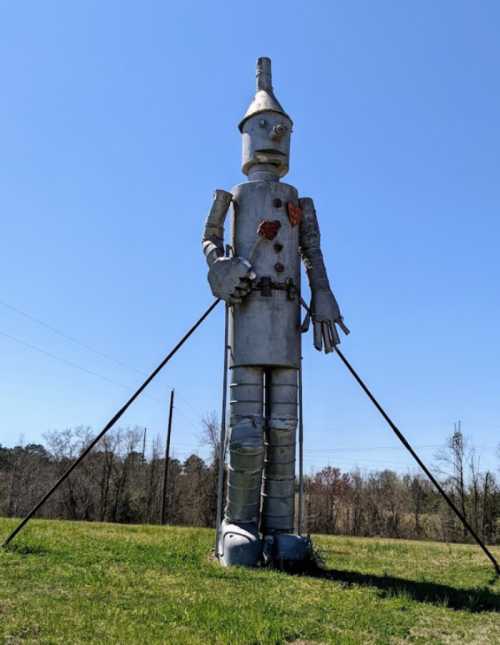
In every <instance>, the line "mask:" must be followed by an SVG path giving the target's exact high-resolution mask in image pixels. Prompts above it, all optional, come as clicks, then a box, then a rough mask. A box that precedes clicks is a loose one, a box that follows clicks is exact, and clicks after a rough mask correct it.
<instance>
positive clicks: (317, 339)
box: [299, 197, 349, 353]
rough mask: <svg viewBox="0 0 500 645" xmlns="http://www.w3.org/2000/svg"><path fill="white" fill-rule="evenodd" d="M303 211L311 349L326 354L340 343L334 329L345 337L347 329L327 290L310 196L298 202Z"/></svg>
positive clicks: (301, 242)
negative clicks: (340, 330) (309, 304)
mask: <svg viewBox="0 0 500 645" xmlns="http://www.w3.org/2000/svg"><path fill="white" fill-rule="evenodd" d="M299 203H300V208H301V209H302V217H301V220H300V233H299V245H300V255H301V256H302V260H303V262H304V266H305V268H306V272H307V278H308V280H309V286H310V288H311V317H312V321H313V327H314V346H315V347H316V349H317V350H319V351H321V350H322V349H323V348H324V350H325V352H326V353H328V352H331V351H332V350H333V348H334V347H335V345H337V344H338V343H340V338H339V335H338V332H337V329H336V325H338V326H339V327H340V328H341V329H342V331H343V332H344V334H348V333H349V330H348V329H347V327H346V326H345V325H344V321H343V318H342V314H341V313H340V308H339V305H338V303H337V300H336V298H335V296H334V295H333V292H332V290H331V287H330V282H329V280H328V275H327V273H326V267H325V263H324V261H323V253H322V252H321V244H320V241H321V239H320V232H319V225H318V219H317V217H316V210H315V208H314V202H313V200H312V199H311V198H309V197H304V198H303V199H300V200H299Z"/></svg>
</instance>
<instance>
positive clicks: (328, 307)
mask: <svg viewBox="0 0 500 645" xmlns="http://www.w3.org/2000/svg"><path fill="white" fill-rule="evenodd" d="M311 318H312V321H313V332H314V347H316V349H317V350H318V351H321V350H322V349H323V348H324V350H325V354H328V353H330V352H332V351H333V350H334V348H335V345H338V344H339V343H340V338H339V335H338V332H337V328H336V326H335V325H338V326H339V327H340V328H341V329H342V331H343V332H344V334H346V335H347V334H348V333H349V329H348V328H347V327H346V326H345V325H344V321H343V318H342V315H341V313H340V309H339V306H338V304H337V300H336V299H335V296H334V295H333V293H332V291H331V290H330V289H317V290H315V291H313V292H312V297H311Z"/></svg>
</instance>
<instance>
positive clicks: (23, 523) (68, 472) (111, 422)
mask: <svg viewBox="0 0 500 645" xmlns="http://www.w3.org/2000/svg"><path fill="white" fill-rule="evenodd" d="M219 302H220V299H219V298H217V300H214V302H213V303H212V304H211V305H210V307H209V308H208V309H207V310H206V311H205V313H204V314H203V315H202V316H201V317H200V318H199V319H198V320H197V321H196V322H195V323H194V325H193V326H192V327H191V328H190V329H189V330H188V331H187V332H186V333H185V334H184V336H183V337H182V338H181V339H180V341H179V342H178V343H177V345H175V347H174V348H173V349H172V350H171V352H170V353H169V354H167V356H165V358H164V359H163V360H162V362H161V363H160V364H159V365H158V367H157V368H156V369H155V370H153V371H152V372H151V374H150V375H149V376H148V378H147V379H146V380H145V381H144V383H143V384H142V385H141V386H140V387H139V388H138V389H137V390H136V391H135V392H134V394H132V396H131V397H130V398H129V400H128V401H127V402H126V403H125V404H124V405H123V406H122V407H121V408H120V409H119V410H118V412H117V413H116V414H115V415H114V416H113V417H112V418H111V419H110V420H109V421H108V423H106V425H105V426H104V428H103V429H102V430H101V432H99V434H98V435H97V436H96V438H95V439H94V440H93V441H91V442H90V444H89V445H88V446H87V447H86V448H85V450H84V451H83V452H82V454H81V455H80V456H79V457H78V459H77V460H76V461H75V462H73V464H71V466H70V467H69V468H68V469H67V470H66V472H65V473H64V474H63V475H62V476H61V477H60V478H59V479H58V480H57V481H56V483H55V484H54V485H53V486H52V488H50V490H48V491H47V492H46V493H45V495H44V496H43V497H42V499H41V500H40V501H39V502H38V503H37V504H36V505H35V506H34V507H33V508H32V509H31V511H30V512H29V513H28V515H26V517H25V518H24V519H23V520H22V521H21V522H20V523H19V524H18V526H16V528H15V529H14V530H13V531H12V533H10V535H9V536H8V537H7V538H6V540H5V542H4V543H3V544H2V547H4V548H5V547H6V546H7V545H8V544H9V542H11V540H12V539H13V538H15V536H16V535H17V534H18V533H19V531H21V530H22V529H23V527H24V526H26V524H27V523H28V522H29V521H30V519H31V518H32V517H33V515H34V514H35V513H36V512H37V511H38V510H39V509H40V508H41V507H42V506H43V505H44V504H45V502H46V501H47V500H48V499H49V497H50V496H51V495H52V493H53V492H54V491H55V490H56V489H57V488H58V487H59V486H60V485H61V484H62V483H63V482H64V481H65V480H66V479H67V478H68V477H69V476H70V475H71V473H72V472H73V471H74V470H75V468H76V467H77V466H78V464H79V463H80V462H81V461H82V460H83V459H85V457H86V456H87V455H88V454H89V452H90V451H91V450H92V448H93V447H94V446H95V445H96V444H97V443H98V442H99V441H100V440H101V439H102V438H103V437H104V435H105V434H106V432H107V431H108V430H110V429H111V428H112V427H113V426H114V425H115V423H116V422H117V421H118V419H120V417H121V416H123V414H124V413H125V412H126V411H127V410H128V408H129V407H130V406H131V405H132V403H133V402H134V401H135V400H136V399H137V397H138V396H140V394H142V392H143V391H144V390H145V389H146V387H147V386H148V385H149V384H150V383H151V381H152V380H153V379H154V378H155V376H157V374H158V373H159V372H160V371H161V370H162V369H163V368H164V367H165V365H166V364H167V363H168V362H169V360H170V359H171V358H172V357H173V356H174V354H176V353H177V351H178V350H179V349H180V348H181V347H182V346H183V345H184V343H185V342H186V340H187V339H188V338H189V337H190V336H191V334H192V333H193V332H194V331H196V329H198V327H199V326H200V325H201V323H202V322H203V321H204V320H205V318H207V316H208V315H209V314H210V313H211V312H212V311H213V310H214V309H215V307H216V306H217V305H218V304H219Z"/></svg>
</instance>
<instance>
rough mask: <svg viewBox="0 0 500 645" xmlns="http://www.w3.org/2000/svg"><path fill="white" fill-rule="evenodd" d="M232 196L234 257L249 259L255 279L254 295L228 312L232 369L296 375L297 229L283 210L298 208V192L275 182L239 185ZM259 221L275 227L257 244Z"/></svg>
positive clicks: (254, 182)
mask: <svg viewBox="0 0 500 645" xmlns="http://www.w3.org/2000/svg"><path fill="white" fill-rule="evenodd" d="M231 192H232V193H233V196H234V199H233V207H232V246H233V249H234V253H235V255H239V256H241V257H243V258H245V259H248V260H249V261H250V263H251V264H252V266H253V269H254V271H255V273H256V274H257V278H256V280H255V285H256V289H255V290H253V291H252V292H251V293H250V294H249V295H248V296H246V298H245V299H244V300H243V302H242V303H241V304H239V305H234V306H233V307H231V313H230V320H229V324H230V345H231V349H232V351H231V367H234V366H239V365H247V366H252V365H259V366H276V367H278V366H279V367H292V368H296V369H298V368H299V364H300V331H299V327H300V297H299V294H300V257H299V251H298V248H299V225H298V224H297V223H295V224H292V223H291V221H290V218H289V216H288V209H287V205H288V203H289V202H291V203H292V204H293V205H295V206H298V195H297V190H296V189H295V188H294V187H293V186H290V185H289V184H284V183H280V182H279V181H277V180H274V181H273V180H263V181H260V180H256V181H249V182H246V183H243V184H239V185H238V186H235V187H234V188H233V189H232V190H231ZM263 221H266V222H273V223H275V222H279V224H280V226H279V228H278V232H277V234H276V236H275V237H274V239H272V240H269V239H265V238H259V236H258V233H257V229H258V227H259V225H260V224H261V223H262V222H263ZM257 240H258V241H257ZM256 242H257V243H256Z"/></svg>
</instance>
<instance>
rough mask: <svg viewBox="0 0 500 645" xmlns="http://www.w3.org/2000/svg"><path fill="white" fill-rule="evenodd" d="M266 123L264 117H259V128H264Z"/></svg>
mask: <svg viewBox="0 0 500 645" xmlns="http://www.w3.org/2000/svg"><path fill="white" fill-rule="evenodd" d="M266 125H267V121H266V120H265V119H261V120H260V121H259V127H261V128H265V127H266Z"/></svg>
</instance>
